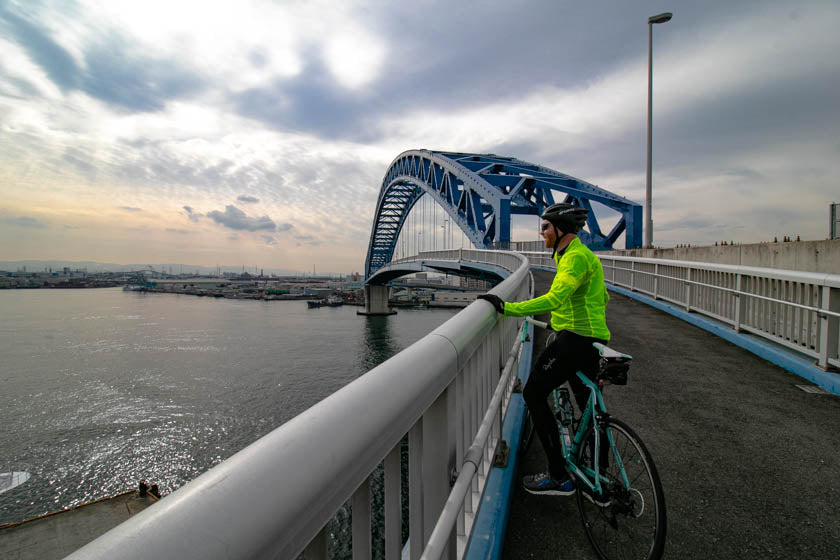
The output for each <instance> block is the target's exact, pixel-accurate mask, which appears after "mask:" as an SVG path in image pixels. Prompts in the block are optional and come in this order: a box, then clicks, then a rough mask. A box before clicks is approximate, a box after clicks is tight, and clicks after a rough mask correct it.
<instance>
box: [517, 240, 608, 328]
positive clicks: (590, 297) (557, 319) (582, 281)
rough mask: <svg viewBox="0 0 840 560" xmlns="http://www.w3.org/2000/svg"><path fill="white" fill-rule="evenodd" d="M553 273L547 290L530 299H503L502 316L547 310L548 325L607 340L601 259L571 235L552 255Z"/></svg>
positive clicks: (605, 298)
mask: <svg viewBox="0 0 840 560" xmlns="http://www.w3.org/2000/svg"><path fill="white" fill-rule="evenodd" d="M554 261H555V262H556V263H557V274H555V275H554V280H553V281H552V282H551V288H549V290H548V293H546V294H545V295H542V296H540V297H536V298H534V299H529V300H526V301H519V302H505V316H507V317H525V316H528V315H539V314H541V313H545V312H546V311H551V328H552V329H554V330H555V331H563V330H566V331H573V332H576V333H577V334H580V335H583V336H591V337H593V338H600V339H601V340H606V341H609V340H610V331H609V329H607V319H606V309H607V302H608V301H609V299H610V296H609V294H608V293H607V288H606V286H605V285H604V269H603V268H601V261H600V260H598V257H596V256H595V254H594V253H593V252H592V251H590V250H589V248H588V247H587V246H586V245H584V244H583V243H581V242H580V239H578V238H577V237H575V238H574V239H572V242H571V243H569V245H568V246H567V247H566V250H565V251H563V253H562V254H560V253H558V254H556V255H554Z"/></svg>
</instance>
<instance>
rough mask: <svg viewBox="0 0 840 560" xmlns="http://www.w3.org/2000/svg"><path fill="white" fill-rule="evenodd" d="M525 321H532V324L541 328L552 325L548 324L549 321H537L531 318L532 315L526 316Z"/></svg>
mask: <svg viewBox="0 0 840 560" xmlns="http://www.w3.org/2000/svg"><path fill="white" fill-rule="evenodd" d="M525 322H526V323H531V324H532V325H534V326H535V327H539V328H541V329H548V328H550V327H549V326H548V323H543V322H542V321H537V320H536V319H533V318H531V317H525Z"/></svg>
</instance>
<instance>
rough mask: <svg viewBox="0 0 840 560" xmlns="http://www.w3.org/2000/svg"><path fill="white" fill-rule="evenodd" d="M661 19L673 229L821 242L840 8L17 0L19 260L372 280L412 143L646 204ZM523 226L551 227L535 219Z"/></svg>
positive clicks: (660, 241)
mask: <svg viewBox="0 0 840 560" xmlns="http://www.w3.org/2000/svg"><path fill="white" fill-rule="evenodd" d="M664 11H670V12H673V14H674V17H673V19H672V20H671V21H670V22H668V23H667V24H663V25H657V26H655V28H654V30H653V39H654V41H653V43H654V44H653V58H654V72H653V73H654V93H653V107H654V111H653V231H654V243H655V244H657V245H660V246H675V245H681V244H682V245H684V244H692V245H713V244H714V243H715V242H716V241H723V240H726V241H730V240H732V241H735V242H739V243H749V242H759V241H770V240H772V239H773V238H774V237H778V238H779V239H782V237H783V236H790V237H791V238H795V237H796V236H800V237H801V238H802V239H803V240H808V239H825V238H827V237H828V207H829V204H830V203H831V202H836V201H837V199H838V194H837V193H838V177H840V157H838V155H840V139H838V135H837V130H840V111H838V110H837V107H836V97H837V91H840V62H838V58H837V55H836V53H837V52H840V38H838V35H837V33H836V29H837V27H838V26H840V4H838V3H837V2H830V1H813V2H808V3H798V4H791V3H789V2H784V1H781V0H767V1H764V0H747V1H744V2H737V3H731V2H724V1H722V0H710V1H708V2H702V3H699V2H689V1H686V0H674V1H670V2H663V1H659V0H656V1H652V0H650V1H642V2H632V3H628V2H621V1H618V0H607V1H604V2H597V3H580V2H571V1H568V0H561V1H557V0H534V1H521V2H498V3H492V2H491V3H484V4H481V5H471V4H455V5H452V4H451V3H449V2H443V1H438V0H428V1H426V0H424V1H421V2H419V3H408V4H406V3H395V2H387V1H384V0H374V1H372V2H370V1H367V2H354V1H348V2H341V3H335V2H328V1H327V0H311V1H306V2H304V1H291V2H282V3H273V2H264V1H260V0H254V1H248V2H243V3H235V4H226V3H221V4H217V3H207V2H192V1H188V0H182V1H179V2H175V3H173V2H164V1H159V0H150V1H148V2H142V3H137V2H131V1H119V0H114V1H108V2H100V1H95V0H70V1H68V2H61V3H32V2H25V1H9V2H4V3H2V4H0V52H2V53H3V54H2V55H0V115H2V116H0V131H2V133H0V240H2V243H0V259H2V260H4V261H19V260H27V259H34V260H67V261H91V262H113V263H121V262H125V263H150V264H151V263H182V262H183V263H194V264H192V265H190V266H204V267H208V268H214V267H215V265H217V264H224V265H227V266H236V265H237V263H242V264H244V265H245V266H246V267H251V268H253V267H254V266H257V267H262V268H265V269H266V270H268V269H272V270H300V271H309V270H312V268H313V266H314V267H315V269H316V270H324V271H346V272H347V273H349V272H352V271H361V270H362V269H363V266H364V259H365V254H366V251H367V246H368V238H369V235H370V228H371V223H372V219H373V215H374V212H375V205H376V200H377V196H378V194H379V190H380V186H381V181H382V177H383V175H384V174H385V172H386V170H387V168H388V165H389V163H390V162H391V161H392V160H393V159H394V158H395V157H396V156H397V155H398V154H400V153H401V152H403V151H405V150H408V149H423V148H427V149H434V150H450V151H462V152H480V153H496V154H500V155H507V156H513V157H516V158H519V159H522V160H525V161H530V162H534V163H539V164H542V165H545V166H547V167H550V168H552V169H555V170H558V171H561V172H563V173H567V174H569V175H572V176H575V177H578V178H580V179H583V180H585V181H588V182H590V183H594V184H597V185H599V186H601V187H603V188H605V189H607V190H609V191H612V192H614V193H616V194H619V195H622V196H626V197H627V198H630V199H631V200H634V201H636V202H638V203H640V204H641V203H643V202H644V188H645V145H646V144H645V138H646V137H645V133H646V132H645V131H646V128H645V127H646V107H647V105H646V103H647V41H648V33H647V32H648V27H647V18H648V17H649V16H651V15H654V14H657V13H661V12H664ZM512 237H513V238H514V239H515V240H531V239H536V238H537V234H536V227H535V224H534V222H533V218H529V219H528V220H524V219H517V220H515V221H514V229H513V233H512ZM619 246H620V247H623V243H622V242H620V243H619Z"/></svg>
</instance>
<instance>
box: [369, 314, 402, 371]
mask: <svg viewBox="0 0 840 560" xmlns="http://www.w3.org/2000/svg"><path fill="white" fill-rule="evenodd" d="M389 319H390V317H388V316H379V317H377V316H365V328H364V334H363V338H362V343H361V344H360V345H359V347H360V363H361V366H362V371H365V372H367V371H370V370H372V369H373V368H375V367H376V366H378V365H379V364H381V363H382V362H384V361H385V360H387V359H388V358H390V357H391V356H393V355H394V354H396V353H397V352H398V351H399V350H400V349H399V348H398V346H397V344H396V343H395V341H394V336H393V334H392V326H391V323H392V321H389Z"/></svg>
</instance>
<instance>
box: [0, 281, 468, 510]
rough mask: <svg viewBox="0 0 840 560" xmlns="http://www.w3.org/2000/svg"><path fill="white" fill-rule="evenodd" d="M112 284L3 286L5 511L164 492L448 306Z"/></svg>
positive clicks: (334, 385)
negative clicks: (353, 303) (335, 304)
mask: <svg viewBox="0 0 840 560" xmlns="http://www.w3.org/2000/svg"><path fill="white" fill-rule="evenodd" d="M355 312H356V308H354V307H339V308H324V309H314V310H309V309H307V308H306V303H305V302H303V301H292V302H258V301H231V300H219V299H213V300H209V299H203V298H196V297H189V296H172V295H165V294H137V293H129V292H123V291H122V290H118V289H101V290H73V291H69V290H67V291H65V290H28V291H23V290H15V291H12V290H8V291H2V292H0V316H3V317H4V321H3V323H2V325H0V356H3V357H4V359H3V364H2V368H1V369H0V385H2V387H3V390H2V392H0V450H2V456H0V471H4V470H5V471H9V470H11V471H25V472H28V473H30V474H31V478H30V479H29V480H28V481H26V482H25V483H24V484H22V485H20V486H18V487H16V488H13V489H11V490H9V491H8V492H5V493H3V494H0V524H2V523H6V522H13V521H20V520H22V519H25V518H29V517H33V516H35V515H39V514H42V513H46V512H49V511H55V510H57V509H61V508H66V507H71V506H75V505H79V504H81V503H84V502H87V501H90V500H93V499H97V498H100V497H103V496H107V495H111V494H115V493H117V492H121V491H124V490H127V489H131V488H135V487H136V486H137V483H138V481H139V480H140V479H145V480H148V481H150V482H156V483H158V484H159V485H160V488H161V491H162V492H163V493H167V492H170V491H172V490H174V489H175V488H178V487H180V486H182V485H183V484H184V483H186V482H187V481H189V480H191V479H193V478H195V477H196V476H198V475H199V474H201V473H202V472H204V471H206V470H207V469H208V468H210V467H212V466H214V465H216V464H218V463H219V462H221V461H222V460H223V459H225V458H227V457H229V456H230V455H232V454H233V453H235V452H236V451H238V450H240V449H242V448H243V447H245V446H246V445H248V444H249V443H251V442H253V441H254V440H256V439H257V438H259V437H261V436H262V435H265V434H266V433H268V432H269V431H271V430H272V429H274V428H276V427H277V426H279V425H281V424H282V423H283V422H285V421H287V420H289V419H290V418H292V417H294V416H295V415H297V414H298V413H300V412H302V411H303V410H305V409H306V408H308V407H309V406H311V405H312V404H314V403H316V402H317V401H318V400H320V399H322V398H323V397H325V396H327V395H328V394H330V393H332V392H334V391H335V390H337V389H339V388H341V387H342V386H343V385H345V384H347V383H348V382H350V381H352V380H353V379H355V378H356V377H358V376H359V375H361V374H362V373H364V372H365V371H368V370H369V369H371V368H372V367H374V366H376V365H377V364H379V363H381V362H382V361H384V360H386V359H387V358H388V357H390V356H392V355H393V354H395V353H396V352H398V351H399V350H401V349H403V348H405V347H406V346H408V345H409V344H411V343H412V342H414V341H415V340H418V339H419V338H421V337H422V336H423V335H425V334H427V333H428V332H430V331H431V330H432V329H434V328H435V327H436V326H437V325H439V324H441V323H443V322H444V321H445V320H447V319H448V318H449V317H451V316H452V315H453V314H454V313H455V311H453V310H436V311H429V310H405V311H401V312H400V313H399V314H398V315H395V316H392V317H361V316H357V315H356V314H355Z"/></svg>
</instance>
